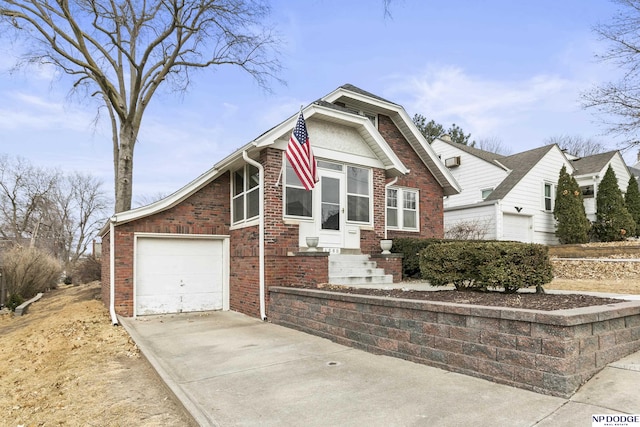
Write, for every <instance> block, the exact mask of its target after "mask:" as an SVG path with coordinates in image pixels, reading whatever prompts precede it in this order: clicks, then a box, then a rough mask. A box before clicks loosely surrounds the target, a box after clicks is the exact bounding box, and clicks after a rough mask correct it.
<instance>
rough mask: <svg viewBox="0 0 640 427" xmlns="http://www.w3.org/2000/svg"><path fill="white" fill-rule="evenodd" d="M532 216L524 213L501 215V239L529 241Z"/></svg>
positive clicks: (530, 239) (530, 238)
mask: <svg viewBox="0 0 640 427" xmlns="http://www.w3.org/2000/svg"><path fill="white" fill-rule="evenodd" d="M531 220H532V217H530V216H524V215H508V214H504V215H503V216H502V240H515V241H517V242H525V243H530V242H531V241H532V237H531Z"/></svg>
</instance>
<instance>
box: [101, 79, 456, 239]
mask: <svg viewBox="0 0 640 427" xmlns="http://www.w3.org/2000/svg"><path fill="white" fill-rule="evenodd" d="M336 97H337V98H336ZM344 97H347V98H350V99H351V98H355V101H356V104H358V105H363V106H366V107H370V106H371V104H372V103H373V104H374V106H373V108H375V109H378V110H383V111H385V114H389V115H390V117H391V118H392V120H393V121H394V123H396V126H398V128H399V129H400V130H401V132H402V133H403V135H405V137H406V138H407V140H409V143H410V144H411V146H412V147H413V148H414V149H415V150H416V152H417V153H418V155H419V156H420V158H421V159H422V160H423V162H424V163H425V165H426V166H427V168H428V169H429V171H430V172H431V173H432V174H433V175H434V177H435V178H436V180H437V181H438V183H439V184H440V185H441V186H442V187H443V190H444V193H445V194H457V193H459V192H460V187H459V185H458V183H457V182H456V181H455V179H454V178H453V176H452V175H451V173H450V172H449V171H448V169H446V168H445V167H444V165H443V164H442V163H441V162H440V161H439V159H438V158H437V156H436V154H435V152H434V151H433V149H431V147H430V146H429V144H428V143H427V142H426V140H425V139H424V137H423V136H422V134H420V132H419V131H418V130H417V128H416V127H415V125H414V124H413V122H412V121H411V119H410V118H409V116H408V114H407V113H406V111H405V110H404V109H403V108H402V107H401V106H399V105H397V104H394V103H392V102H389V101H387V100H385V99H383V98H381V97H378V96H376V95H373V94H371V93H369V92H367V91H364V90H362V89H359V88H357V87H355V86H353V85H349V84H347V85H343V86H341V87H339V88H338V89H336V90H335V91H333V92H331V93H330V94H329V95H327V96H325V97H323V98H322V99H320V100H318V101H315V102H313V103H311V104H309V105H308V106H306V107H305V108H304V109H303V110H302V112H303V114H304V117H305V119H309V118H311V117H314V116H317V117H319V118H322V119H323V120H326V121H329V122H333V123H338V124H342V125H346V126H350V127H352V128H355V129H356V130H357V131H358V133H359V134H360V136H362V138H363V140H364V141H365V143H366V144H367V145H368V146H369V148H370V149H371V151H372V152H373V153H374V154H375V155H376V156H377V158H378V159H380V161H381V162H382V164H383V168H384V169H385V170H386V171H387V173H388V174H389V175H391V176H399V175H403V174H406V173H408V172H409V170H408V169H407V168H406V166H404V164H402V162H401V161H400V159H399V158H398V156H397V155H396V154H395V152H393V150H392V149H391V147H390V146H389V145H388V144H387V142H386V141H385V140H384V138H383V137H382V135H380V133H379V132H378V131H377V129H376V128H375V127H374V125H373V124H372V123H371V121H370V120H369V119H368V118H367V117H366V116H363V115H360V114H358V113H357V112H354V111H353V110H351V109H349V108H344V107H341V106H340V105H336V104H334V103H333V102H332V101H331V99H334V98H335V99H341V98H344ZM335 99H334V100H335ZM368 109H369V108H368ZM297 119H298V113H296V114H294V115H293V116H291V117H289V118H288V119H286V120H285V121H283V122H282V123H280V124H278V125H276V126H274V127H272V128H271V129H269V130H267V131H266V132H264V133H262V134H261V135H260V136H258V137H257V138H256V139H254V140H253V141H251V142H249V143H248V144H245V145H244V146H242V147H240V148H239V149H238V150H236V151H234V152H233V153H231V154H230V155H229V156H227V157H225V158H224V159H222V160H221V161H219V162H218V163H216V164H215V165H214V166H213V167H212V168H211V169H209V170H208V171H206V172H205V173H203V174H202V175H200V176H199V177H197V178H196V179H194V180H193V181H191V182H190V183H188V184H187V185H185V186H184V187H182V188H181V189H179V190H178V191H176V192H174V193H173V194H171V195H169V196H167V197H165V198H164V199H162V200H158V201H156V202H154V203H151V204H149V205H147V206H142V207H139V208H135V209H131V210H128V211H125V212H120V213H116V214H114V215H113V216H112V217H111V221H112V222H113V223H114V224H122V223H125V222H129V221H133V220H136V219H139V218H143V217H145V216H149V215H153V214H155V213H158V212H162V211H164V210H167V209H170V208H172V207H174V206H176V205H177V204H179V203H181V202H182V201H184V200H185V199H187V198H188V197H190V196H191V195H192V194H194V193H196V192H197V191H199V190H200V189H202V188H203V187H205V186H206V185H207V184H209V183H210V182H212V181H214V180H215V179H216V178H218V176H220V175H221V174H223V173H225V172H226V171H227V170H228V169H229V168H230V167H231V166H232V165H233V164H234V163H236V162H238V161H240V160H242V159H243V157H244V156H247V155H249V154H250V153H252V152H254V151H258V150H259V149H260V148H262V147H266V146H269V145H272V144H274V143H275V142H276V141H277V140H278V139H280V138H281V137H283V136H286V135H288V134H289V133H290V132H291V129H293V127H294V125H295V122H296V121H297ZM399 124H400V125H402V128H401V127H400V126H399ZM314 151H316V148H315V147H314ZM318 151H319V150H318ZM316 156H317V154H316ZM108 230H109V224H106V225H105V226H104V227H103V228H102V230H100V235H101V236H103V235H105V234H106V233H107V231H108Z"/></svg>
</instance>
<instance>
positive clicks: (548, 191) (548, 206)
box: [543, 182, 553, 212]
mask: <svg viewBox="0 0 640 427" xmlns="http://www.w3.org/2000/svg"><path fill="white" fill-rule="evenodd" d="M543 200H544V210H545V211H547V212H550V211H552V210H553V184H551V183H549V182H545V183H544V190H543Z"/></svg>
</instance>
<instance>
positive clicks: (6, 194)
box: [0, 155, 60, 244]
mask: <svg viewBox="0 0 640 427" xmlns="http://www.w3.org/2000/svg"><path fill="white" fill-rule="evenodd" d="M59 178H60V176H59V174H58V173H57V172H51V171H48V170H45V169H42V168H37V167H35V166H32V165H31V164H30V163H29V162H27V161H26V160H25V159H22V158H17V159H15V160H13V159H10V158H9V157H8V156H6V155H4V156H0V236H2V238H3V239H4V240H9V241H12V242H14V243H19V244H24V243H25V242H26V241H28V240H31V241H33V240H34V239H35V238H36V237H37V233H38V231H39V229H40V226H41V224H42V223H43V222H45V221H46V219H45V218H44V212H45V210H46V208H47V204H48V200H49V198H50V196H51V194H52V192H53V191H54V190H55V188H56V186H57V184H58V180H59Z"/></svg>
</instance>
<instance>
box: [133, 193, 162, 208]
mask: <svg viewBox="0 0 640 427" xmlns="http://www.w3.org/2000/svg"><path fill="white" fill-rule="evenodd" d="M165 197H167V194H166V193H163V192H162V191H158V192H156V193H153V194H141V195H139V196H137V197H136V200H135V206H136V207H140V206H147V205H150V204H151V203H154V202H157V201H158V200H162V199H164V198H165Z"/></svg>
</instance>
